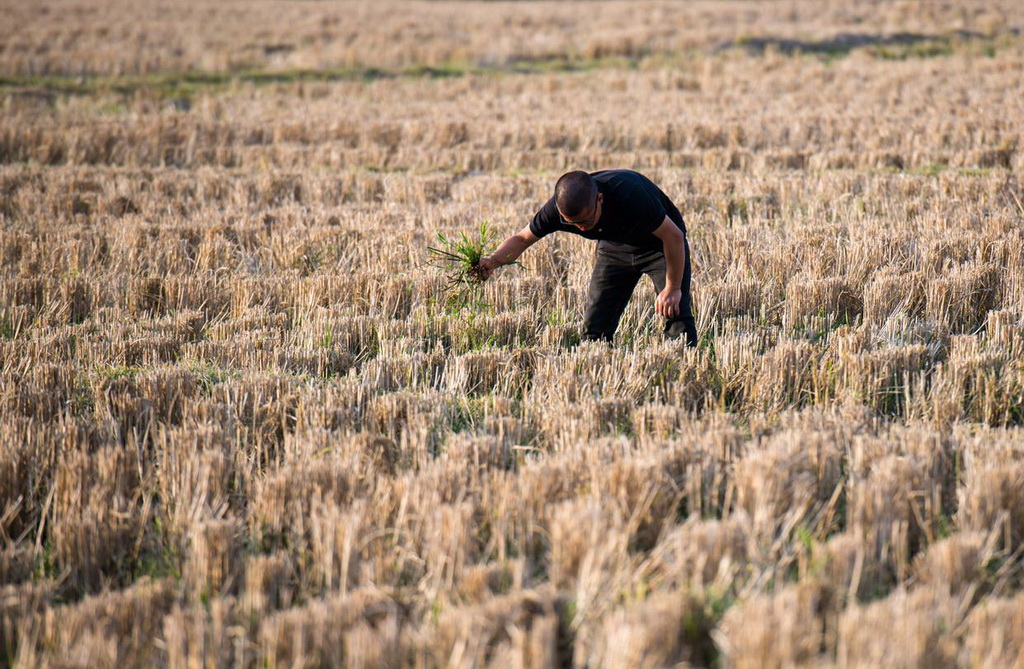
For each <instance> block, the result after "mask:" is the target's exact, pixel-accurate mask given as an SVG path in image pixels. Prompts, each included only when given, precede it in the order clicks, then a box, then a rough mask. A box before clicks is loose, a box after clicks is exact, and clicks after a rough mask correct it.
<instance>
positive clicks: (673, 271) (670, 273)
mask: <svg viewBox="0 0 1024 669" xmlns="http://www.w3.org/2000/svg"><path fill="white" fill-rule="evenodd" d="M654 236H655V237H657V238H658V239H660V240H661V245H662V247H663V248H664V251H665V288H664V290H662V291H661V293H659V294H658V299H657V300H655V302H654V310H655V311H656V312H657V313H658V315H660V316H664V317H665V318H675V317H676V316H678V315H679V301H680V300H681V299H682V296H683V292H682V289H681V288H680V286H681V285H682V283H683V272H684V271H685V269H686V254H685V253H683V231H682V230H680V229H679V228H678V227H676V224H675V223H673V222H672V219H670V218H669V217H668V216H666V217H665V220H664V221H662V223H661V225H659V226H658V228H657V229H656V230H655V231H654Z"/></svg>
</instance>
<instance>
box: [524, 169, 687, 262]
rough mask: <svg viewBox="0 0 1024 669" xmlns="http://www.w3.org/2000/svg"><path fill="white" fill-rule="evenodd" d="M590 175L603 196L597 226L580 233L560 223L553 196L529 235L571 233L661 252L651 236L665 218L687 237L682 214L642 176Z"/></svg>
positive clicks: (604, 243)
mask: <svg viewBox="0 0 1024 669" xmlns="http://www.w3.org/2000/svg"><path fill="white" fill-rule="evenodd" d="M590 176H592V177H594V181H596V182H597V189H598V192H600V193H603V194H604V203H603V204H602V206H601V218H600V219H599V220H598V222H597V225H596V226H594V227H593V228H591V229H590V230H587V231H583V230H580V229H579V228H577V227H576V226H574V225H566V224H565V223H562V217H561V216H560V215H559V214H558V207H557V206H556V205H555V198H554V197H552V198H551V199H550V200H548V201H547V202H545V203H544V206H543V207H541V208H540V211H538V212H537V215H536V216H534V217H533V220H532V221H530V232H532V233H533V234H534V236H536V237H544V236H545V235H548V234H550V233H552V232H571V233H572V234H574V235H579V236H581V237H586V238H587V239H597V240H600V242H601V246H620V247H635V248H637V249H644V250H651V249H661V240H660V239H658V238H657V237H655V236H654V231H655V230H657V229H658V226H660V225H661V224H662V222H664V220H665V216H668V217H669V219H670V220H671V221H672V222H673V223H675V224H676V225H677V226H678V227H679V229H680V230H682V231H683V234H684V235H685V234H686V225H685V224H684V223H683V216H682V214H680V213H679V210H678V209H676V206H675V205H674V204H672V200H670V199H668V196H667V195H665V194H664V193H663V192H662V191H661V189H660V188H658V187H657V186H655V185H654V183H653V182H652V181H651V180H650V179H648V178H647V177H645V176H644V175H642V174H639V173H637V172H634V171H632V170H604V171H601V172H593V173H592V174H591V175H590Z"/></svg>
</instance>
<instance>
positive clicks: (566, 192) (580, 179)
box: [555, 170, 597, 218]
mask: <svg viewBox="0 0 1024 669" xmlns="http://www.w3.org/2000/svg"><path fill="white" fill-rule="evenodd" d="M596 199H597V182H596V181H594V177H592V176H590V175H589V174H587V173H586V172H583V171H580V170H576V171H574V172H566V173H565V174H563V175H562V176H560V177H559V178H558V182H557V183H556V184H555V204H556V205H558V211H560V212H562V215H563V216H568V217H569V218H576V217H577V216H579V215H580V214H582V213H583V212H584V211H586V209H587V208H588V207H590V206H591V205H592V204H594V200H596Z"/></svg>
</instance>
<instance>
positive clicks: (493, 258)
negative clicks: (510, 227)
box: [480, 226, 538, 281]
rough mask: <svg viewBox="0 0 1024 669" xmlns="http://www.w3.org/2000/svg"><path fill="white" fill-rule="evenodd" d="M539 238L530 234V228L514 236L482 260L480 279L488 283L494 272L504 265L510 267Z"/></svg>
mask: <svg viewBox="0 0 1024 669" xmlns="http://www.w3.org/2000/svg"><path fill="white" fill-rule="evenodd" d="M537 239H538V238H537V237H535V236H534V235H533V233H532V232H530V226H526V227H525V228H523V229H522V230H520V231H519V232H517V233H516V234H514V235H512V236H511V237H509V238H508V239H506V240H505V241H503V242H502V243H501V244H499V245H498V248H496V249H494V253H492V254H491V255H489V256H484V257H483V258H480V278H481V279H483V280H484V281H486V280H487V279H489V278H491V274H494V270H496V269H498V268H499V267H501V266H502V265H508V264H510V263H513V262H515V261H516V258H518V257H519V256H520V255H521V254H522V252H523V251H525V250H526V249H528V248H530V247H531V246H533V244H534V243H535V242H536V241H537Z"/></svg>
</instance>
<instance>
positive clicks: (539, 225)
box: [530, 198, 561, 239]
mask: <svg viewBox="0 0 1024 669" xmlns="http://www.w3.org/2000/svg"><path fill="white" fill-rule="evenodd" d="M560 222H561V221H560V219H559V216H558V207H557V206H555V198H551V199H550V200H548V201H547V202H545V203H544V206H543V207H541V208H540V211H538V212H537V214H536V215H535V216H534V217H533V220H532V221H530V232H532V233H533V236H534V237H537V238H538V239H539V238H541V237H544V236H546V235H549V234H551V233H552V232H556V231H558V230H560V229H561V227H560V225H559V224H560Z"/></svg>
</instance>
